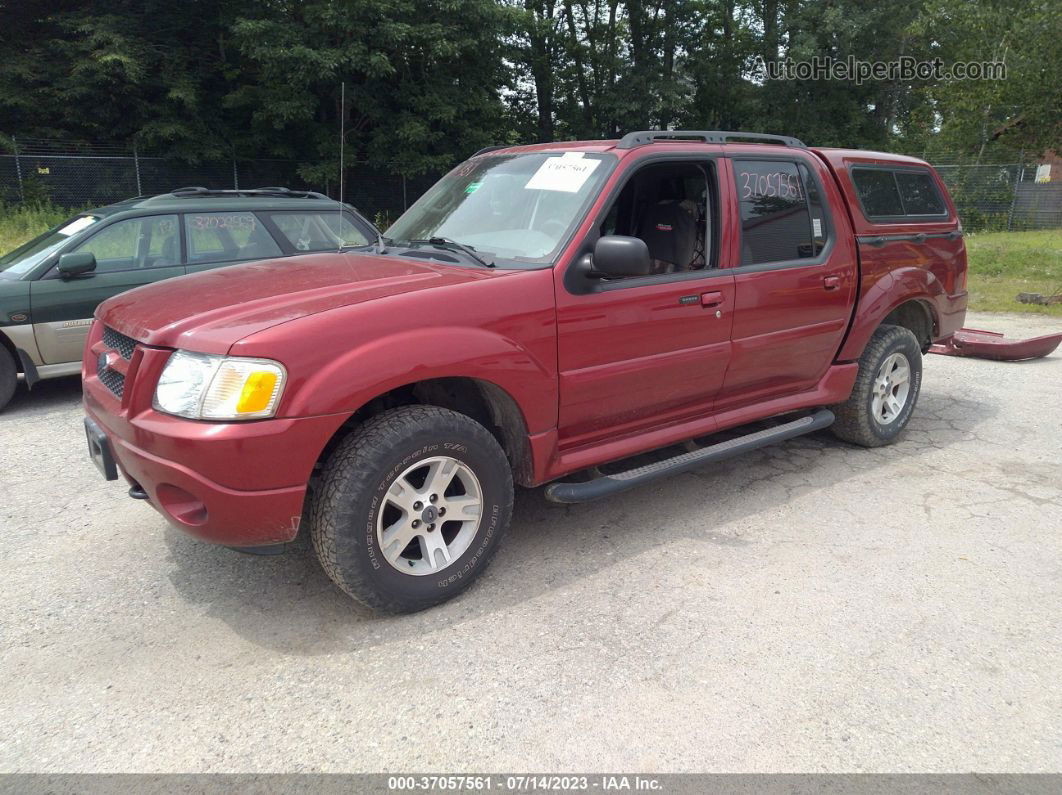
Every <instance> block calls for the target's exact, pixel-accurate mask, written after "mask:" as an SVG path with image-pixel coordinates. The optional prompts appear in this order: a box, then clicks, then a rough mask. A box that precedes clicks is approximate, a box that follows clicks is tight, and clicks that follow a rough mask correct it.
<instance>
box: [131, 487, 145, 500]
mask: <svg viewBox="0 0 1062 795" xmlns="http://www.w3.org/2000/svg"><path fill="white" fill-rule="evenodd" d="M129 496H130V497H132V498H133V499H134V500H146V499H150V498H149V497H148V493H147V492H146V491H144V487H143V486H141V485H140V484H139V483H134V484H133V487H132V488H131V489H129Z"/></svg>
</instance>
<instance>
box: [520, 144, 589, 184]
mask: <svg viewBox="0 0 1062 795" xmlns="http://www.w3.org/2000/svg"><path fill="white" fill-rule="evenodd" d="M600 163H601V161H600V160H597V159H591V158H587V157H583V153H582V152H566V153H565V154H564V155H562V156H561V157H547V158H546V162H545V163H543V164H542V165H541V166H539V167H538V171H536V172H535V173H534V175H533V176H532V177H531V179H529V180H528V181H527V184H526V185H524V190H556V191H561V192H563V193H576V192H577V191H578V190H579V189H580V188H581V187H583V185H584V184H585V183H586V181H587V180H588V179H589V178H590V175H591V174H593V173H594V169H595V168H597V167H598V165H599V164H600Z"/></svg>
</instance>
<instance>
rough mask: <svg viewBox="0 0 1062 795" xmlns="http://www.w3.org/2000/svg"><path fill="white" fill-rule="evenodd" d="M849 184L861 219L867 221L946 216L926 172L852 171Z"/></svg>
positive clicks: (876, 169)
mask: <svg viewBox="0 0 1062 795" xmlns="http://www.w3.org/2000/svg"><path fill="white" fill-rule="evenodd" d="M852 182H853V184H854V185H855V188H856V195H857V196H858V197H859V204H860V206H861V207H862V208H863V215H865V216H866V217H867V218H868V219H870V220H875V219H878V220H880V219H892V220H897V221H900V222H903V221H908V220H909V221H917V220H926V219H929V218H939V217H941V216H947V213H948V210H947V207H945V205H944V199H943V197H941V195H940V191H939V190H938V189H937V185H936V182H935V181H934V180H933V177H932V176H931V175H930V174H929V172H927V171H924V170H911V169H890V168H865V167H863V168H853V169H852Z"/></svg>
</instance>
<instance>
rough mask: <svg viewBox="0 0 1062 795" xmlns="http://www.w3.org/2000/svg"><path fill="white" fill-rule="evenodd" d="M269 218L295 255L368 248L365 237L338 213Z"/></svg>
mask: <svg viewBox="0 0 1062 795" xmlns="http://www.w3.org/2000/svg"><path fill="white" fill-rule="evenodd" d="M269 217H270V219H271V220H272V221H273V223H274V224H276V226H277V229H279V230H280V234H282V235H283V236H284V237H286V238H287V240H288V242H289V243H291V247H292V248H294V249H295V250H296V251H334V250H335V249H337V248H339V247H340V246H366V245H368V244H369V239H368V238H367V237H366V236H365V233H364V232H362V231H361V230H360V229H359V228H358V227H357V226H355V225H354V223H353V222H352V221H351V220H350V218H349V217H347V216H346V215H343V216H340V215H339V213H271V214H270V216H269Z"/></svg>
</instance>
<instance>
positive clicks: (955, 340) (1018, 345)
mask: <svg viewBox="0 0 1062 795" xmlns="http://www.w3.org/2000/svg"><path fill="white" fill-rule="evenodd" d="M1060 344H1062V332H1059V333H1058V334H1044V335H1043V336H1042V337H1030V338H1029V339H1024V340H1008V339H1004V338H1003V335H1002V334H1000V333H999V332H997V331H983V330H981V329H976V328H963V329H959V330H958V331H956V332H955V334H954V335H952V336H951V337H950V338H948V339H947V340H945V341H944V342H942V343H938V344H936V345H933V346H931V347H930V349H929V352H930V353H939V354H941V355H942V356H970V357H973V358H975V359H994V360H996V361H1000V362H1021V361H1025V360H1027V359H1040V358H1042V357H1044V356H1047V355H1048V354H1049V353H1051V352H1052V351H1053V350H1054V349H1055V348H1057V347H1058V346H1059V345H1060Z"/></svg>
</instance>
